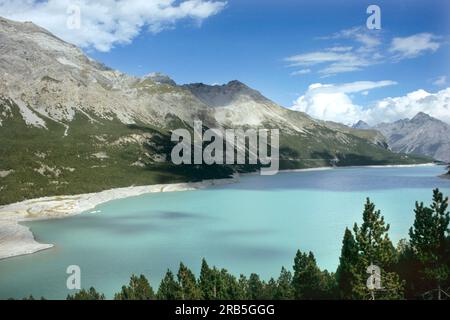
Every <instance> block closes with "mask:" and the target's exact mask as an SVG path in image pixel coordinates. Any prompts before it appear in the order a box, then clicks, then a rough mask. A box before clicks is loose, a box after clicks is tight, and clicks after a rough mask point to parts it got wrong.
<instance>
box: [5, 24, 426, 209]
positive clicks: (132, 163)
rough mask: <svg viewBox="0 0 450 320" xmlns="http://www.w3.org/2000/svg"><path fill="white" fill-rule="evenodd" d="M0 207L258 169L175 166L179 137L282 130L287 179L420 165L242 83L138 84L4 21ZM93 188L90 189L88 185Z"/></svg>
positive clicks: (39, 32)
mask: <svg viewBox="0 0 450 320" xmlns="http://www.w3.org/2000/svg"><path fill="white" fill-rule="evenodd" d="M0 56H1V57H2V59H0V152H1V154H2V158H1V160H0V171H1V172H8V174H7V175H6V176H5V177H3V175H2V177H0V191H1V198H0V204H4V203H11V202H15V201H20V200H24V199H30V198H34V197H41V196H47V195H63V194H75V193H87V192H96V191H101V190H104V189H110V188H112V187H126V186H130V185H146V184H155V183H167V182H182V181H183V182H184V181H198V180H201V179H207V178H221V177H229V176H231V175H232V174H233V172H236V171H240V172H243V171H244V172H245V171H252V170H255V169H257V168H258V166H249V165H240V166H238V165H236V166H219V165H213V166H174V165H172V163H171V162H170V151H171V148H172V147H173V145H174V143H173V142H172V141H171V139H170V135H171V132H172V130H173V129H176V128H186V129H188V130H190V131H192V126H193V122H194V120H201V121H202V122H203V124H204V126H205V128H208V127H209V128H236V127H238V128H243V129H247V128H255V129H256V128H278V129H280V133H281V135H280V166H281V168H282V169H295V168H307V167H319V166H330V165H331V164H332V161H334V162H333V164H334V163H335V160H336V159H337V161H338V165H366V164H367V165H368V164H396V163H398V164H404V163H408V164H409V163H422V162H426V161H427V159H424V158H420V157H411V156H406V155H397V154H393V153H392V152H390V151H389V150H387V149H386V148H385V147H383V146H382V145H380V144H379V141H377V139H375V140H374V133H372V132H369V133H368V132H365V131H362V130H353V129H351V128H344V127H342V126H338V125H336V124H331V123H327V122H323V121H317V120H314V119H312V118H311V117H309V116H308V115H307V114H305V113H302V112H297V111H293V110H289V109H286V108H283V107H281V106H279V105H277V104H276V103H274V102H272V101H271V100H269V99H267V98H266V97H264V96H263V95H262V94H261V93H260V92H258V91H257V90H254V89H252V88H250V87H248V86H246V85H245V84H243V83H242V82H240V81H237V80H234V81H230V82H228V83H227V84H224V85H220V86H209V85H205V84H187V85H181V86H180V85H177V84H176V83H175V81H173V80H172V79H170V78H169V77H167V76H165V75H163V74H161V73H153V74H149V75H147V76H146V77H142V78H139V77H134V76H129V75H126V74H124V73H122V72H120V71H116V70H113V69H111V68H109V67H106V66H105V65H103V64H101V63H99V62H96V61H94V60H92V59H91V58H89V57H87V56H86V55H84V53H83V52H82V51H81V50H80V49H78V48H77V47H75V46H73V45H71V44H69V43H67V42H64V41H62V40H60V39H58V38H57V37H54V36H53V35H52V34H51V33H49V32H48V31H46V30H44V29H42V28H39V27H36V26H34V25H30V24H26V23H19V22H11V21H10V20H6V19H3V18H0ZM86 181H89V183H86Z"/></svg>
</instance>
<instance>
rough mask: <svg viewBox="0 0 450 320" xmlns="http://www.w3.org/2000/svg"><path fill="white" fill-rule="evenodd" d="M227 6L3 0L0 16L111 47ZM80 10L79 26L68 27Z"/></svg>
mask: <svg viewBox="0 0 450 320" xmlns="http://www.w3.org/2000/svg"><path fill="white" fill-rule="evenodd" d="M225 6H226V2H225V1H214V0H184V1H181V2H180V1H176V0H126V1H125V0H99V1H95V2H93V1H88V0H78V1H70V0H46V1H38V0H2V1H0V16H4V17H6V18H9V19H13V20H18V21H32V22H34V23H35V24H37V25H39V26H41V27H44V28H46V29H48V30H50V31H51V32H52V33H54V34H56V35H57V36H59V37H60V38H62V39H64V40H66V41H68V42H70V43H73V44H75V45H78V46H81V47H84V48H95V49H96V50H99V51H109V50H110V49H111V48H112V47H113V46H114V45H116V44H126V43H130V42H131V41H132V40H133V39H134V38H135V37H137V36H138V35H139V34H140V33H141V32H143V31H145V30H148V31H150V32H153V33H157V32H160V31H162V30H164V29H168V28H173V27H174V26H175V24H176V23H177V22H178V21H180V20H183V19H190V20H193V21H194V22H196V23H198V24H200V23H201V22H202V21H203V20H204V19H206V18H208V17H211V16H213V15H215V14H217V13H219V12H220V11H221V10H223V9H224V7H225ZM78 12H79V14H80V15H79V16H80V18H81V19H80V24H79V28H76V27H75V28H71V27H68V21H69V19H71V18H72V17H74V14H77V13H78Z"/></svg>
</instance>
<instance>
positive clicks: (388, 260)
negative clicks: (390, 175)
mask: <svg viewBox="0 0 450 320" xmlns="http://www.w3.org/2000/svg"><path fill="white" fill-rule="evenodd" d="M388 231H389V224H386V223H385V221H384V217H383V216H382V215H381V212H380V210H375V204H373V203H372V202H371V201H370V199H367V201H366V204H365V206H364V212H363V223H362V224H361V226H360V227H359V226H358V225H357V224H356V223H355V226H354V227H353V232H354V234H355V235H354V238H355V242H356V246H357V249H358V258H357V259H356V261H353V259H351V260H352V261H350V262H349V263H348V265H347V270H352V271H351V272H352V275H351V276H350V277H351V278H352V279H354V280H355V282H354V283H353V284H352V295H351V296H352V298H354V299H371V298H372V297H373V296H375V298H377V299H402V298H403V290H404V289H403V282H402V281H401V280H400V278H399V276H398V274H396V273H395V272H391V270H392V267H393V266H394V264H395V263H396V259H397V252H396V250H395V248H394V246H393V245H392V242H391V240H390V239H389V235H388ZM355 262H356V263H355ZM370 265H376V266H378V267H379V268H380V272H381V278H382V287H383V290H381V291H377V292H376V293H372V292H371V291H370V290H369V289H368V288H367V278H368V277H369V274H368V273H367V268H368V267H369V266H370Z"/></svg>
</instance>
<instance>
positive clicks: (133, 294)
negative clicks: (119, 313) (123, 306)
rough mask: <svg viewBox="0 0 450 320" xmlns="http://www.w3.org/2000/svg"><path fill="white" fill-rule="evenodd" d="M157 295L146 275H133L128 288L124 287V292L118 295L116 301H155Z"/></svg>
mask: <svg viewBox="0 0 450 320" xmlns="http://www.w3.org/2000/svg"><path fill="white" fill-rule="evenodd" d="M154 298H155V294H154V292H153V289H152V287H151V286H150V283H149V282H148V280H147V278H146V277H145V276H144V275H142V274H141V275H140V276H139V277H137V276H136V275H134V274H133V275H132V276H131V279H130V283H129V285H128V286H123V287H122V291H121V292H119V293H116V294H115V296H114V299H115V300H153V299H154Z"/></svg>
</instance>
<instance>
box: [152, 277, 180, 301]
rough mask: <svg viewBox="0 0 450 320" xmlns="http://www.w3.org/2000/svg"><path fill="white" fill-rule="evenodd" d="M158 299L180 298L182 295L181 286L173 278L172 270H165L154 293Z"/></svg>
mask: <svg viewBox="0 0 450 320" xmlns="http://www.w3.org/2000/svg"><path fill="white" fill-rule="evenodd" d="M156 297H157V299H158V300H180V299H181V297H182V292H181V287H180V285H179V284H178V282H177V281H176V280H175V277H174V275H173V273H172V271H170V270H167V272H166V275H165V276H164V279H162V281H161V284H160V285H159V289H158V293H157V294H156Z"/></svg>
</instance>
